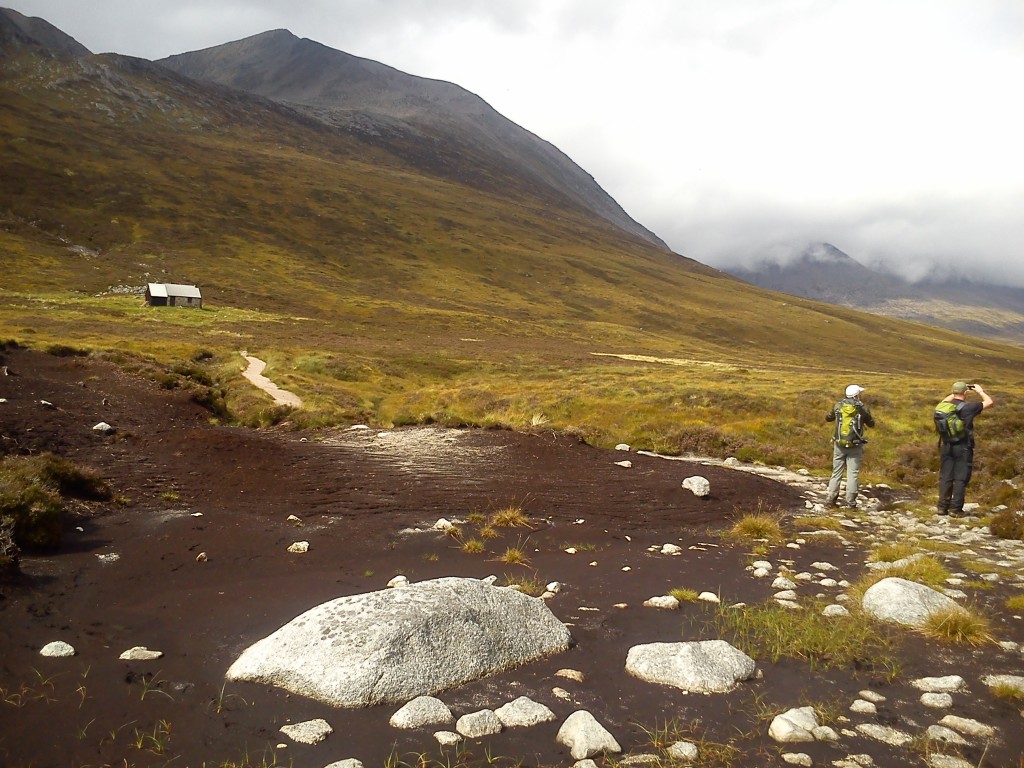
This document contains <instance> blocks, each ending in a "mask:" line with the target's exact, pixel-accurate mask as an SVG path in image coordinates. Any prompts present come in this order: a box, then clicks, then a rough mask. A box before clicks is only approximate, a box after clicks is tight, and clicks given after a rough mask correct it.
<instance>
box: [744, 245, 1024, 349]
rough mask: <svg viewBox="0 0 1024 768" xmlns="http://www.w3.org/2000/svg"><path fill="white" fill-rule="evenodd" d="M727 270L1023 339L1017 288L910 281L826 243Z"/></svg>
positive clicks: (1022, 304)
mask: <svg viewBox="0 0 1024 768" xmlns="http://www.w3.org/2000/svg"><path fill="white" fill-rule="evenodd" d="M726 271H727V272H729V273H730V274H731V275H733V276H735V277H738V278H740V279H741V280H745V281H746V282H748V283H751V284H753V285H757V286H760V287H762V288H768V289H770V290H773V291H780V292H782V293H788V294H791V295H793V296H801V297H803V298H807V299H814V300H816V301H825V302H828V303H829V304H836V305H839V306H844V307H852V308H854V309H862V310H864V311H867V312H871V313H874V314H879V315H886V316H889V317H898V318H902V319H905V320H914V321H916V322H921V323H926V324H928V325H935V326H939V327H942V328H950V329H953V330H956V331H960V332H963V333H969V334H971V335H974V336H982V337H986V338H992V339H998V340H1002V341H1010V342H1014V343H1018V344H1024V289H1020V288H1013V287H1008V286H997V285H990V284H985V283H975V282H969V281H963V280H954V279H945V280H937V281H925V282H918V283H910V282H908V281H906V280H904V279H903V278H901V277H899V276H898V275H894V274H892V273H891V272H885V271H881V270H879V269H872V268H869V267H866V266H864V265H863V264H861V263H860V262H858V261H856V260H855V259H853V258H852V257H850V256H848V255H847V254H845V253H843V252H842V251H841V250H839V249H838V248H836V247H835V246H833V245H830V244H828V243H813V244H811V245H809V246H807V248H806V249H805V250H804V251H802V252H801V253H799V254H797V255H796V257H795V258H793V259H791V260H787V261H783V262H780V261H774V260H769V259H762V260H759V261H756V262H754V263H753V264H751V265H749V266H745V267H729V268H727V269H726Z"/></svg>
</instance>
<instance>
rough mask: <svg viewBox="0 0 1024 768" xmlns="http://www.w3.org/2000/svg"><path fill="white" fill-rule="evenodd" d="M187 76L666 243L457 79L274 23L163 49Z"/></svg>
mask: <svg viewBox="0 0 1024 768" xmlns="http://www.w3.org/2000/svg"><path fill="white" fill-rule="evenodd" d="M159 63H160V64H163V65H165V66H167V67H169V68H171V69H173V70H175V71H177V72H180V73H181V74H184V75H187V76H188V77H191V78H194V79H197V80H203V81H209V82H216V83H219V84H221V85H226V86H229V87H231V88H236V89H239V90H243V91H246V92H249V93H254V94H258V95H260V96H265V97H267V98H270V99H273V100H274V101H278V102H281V103H285V104H289V105H291V106H295V107H297V108H300V109H302V110H303V111H305V112H306V113H308V114H310V115H313V116H315V117H316V118H317V119H320V120H323V121H324V122H325V123H327V124H329V125H332V126H336V127H340V128H343V129H344V130H346V131H350V132H354V133H357V134H359V135H360V136H361V137H362V138H363V139H364V140H367V141H372V142H374V143H377V144H379V145H381V146H384V147H387V148H388V149H389V150H391V151H394V152H396V153H398V154H401V155H402V156H403V157H404V158H405V159H406V160H409V161H410V162H412V163H414V164H415V165H416V166H417V167H420V168H423V169H424V170H425V171H427V172H430V173H440V174H443V175H445V176H447V177H448V178H451V179H455V180H458V181H461V182H464V183H470V184H473V185H474V186H477V187H480V188H482V189H486V190H488V191H492V192H497V193H500V192H502V191H503V190H504V189H506V188H507V186H508V184H509V182H510V181H511V182H512V183H514V184H515V185H516V186H518V187H522V188H525V189H527V190H528V191H529V192H530V193H531V194H532V195H535V196H540V197H545V198H548V199H550V200H551V201H552V202H553V203H555V204H557V205H559V206H560V207H565V206H566V205H576V206H579V207H581V208H582V209H586V210H590V211H593V212H595V213H597V214H598V215H599V216H601V217H602V218H605V219H607V220H608V221H610V222H612V223H613V224H615V225H616V226H618V227H620V228H622V229H623V230H625V231H627V232H630V233H631V234H634V235H636V236H638V237H641V238H643V239H644V240H646V241H647V242H650V243H653V244H655V245H659V246H661V247H665V248H667V246H665V244H664V243H663V242H662V241H661V240H660V239H659V238H658V237H657V236H655V235H654V234H653V233H651V232H650V231H648V230H647V229H646V228H644V227H642V226H641V225H640V224H638V223H637V222H635V221H634V220H633V219H631V218H630V217H629V216H628V215H627V214H626V212H625V211H623V210H622V208H621V207H620V206H619V205H618V203H616V202H615V201H614V200H613V199H612V198H611V197H610V196H609V195H608V194H607V193H606V192H605V191H604V190H603V189H601V187H600V186H599V185H598V184H597V182H596V181H595V180H594V179H593V177H591V176H590V175H589V174H587V173H586V172H585V171H583V169H581V168H580V167H579V166H577V165H576V164H575V163H573V162H572V160H570V159H569V158H568V157H566V155H565V154H563V153H562V152H561V151H559V150H558V149H557V148H556V147H554V146H553V145H552V144H550V143H548V142H546V141H543V140H542V139H540V138H538V137H537V136H535V135H534V134H532V133H530V132H529V131H526V130H525V129H523V128H521V127H520V126H518V125H516V124H515V123H513V122H512V121H510V120H508V119H507V118H505V117H503V116H502V115H500V114H499V113H497V112H495V111H494V109H492V108H491V107H490V106H489V105H488V104H487V103H486V102H485V101H484V100H483V99H481V98H479V97H478V96H476V95H474V94H472V93H470V92H469V91H466V90H465V89H463V88H460V87H459V86H456V85H453V84H451V83H446V82H442V81H438V80H429V79H426V78H421V77H415V76H413V75H408V74H405V73H403V72H400V71H398V70H396V69H393V68H391V67H388V66H385V65H383V64H379V63H377V62H375V61H370V60H368V59H362V58H359V57H357V56H352V55H350V54H347V53H343V52H341V51H337V50H334V49H331V48H328V47H326V46H323V45H321V44H319V43H316V42H313V41H311V40H307V39H299V38H297V37H295V36H294V35H292V34H291V33H290V32H288V31H286V30H275V31H272V32H265V33H263V34H260V35H256V36H253V37H249V38H246V39H244V40H239V41H236V42H233V43H227V44H225V45H220V46H216V47H214V48H208V49H206V50H202V51H195V52H191V53H183V54H179V55H176V56H171V57H169V58H166V59H162V60H161V61H160V62H159Z"/></svg>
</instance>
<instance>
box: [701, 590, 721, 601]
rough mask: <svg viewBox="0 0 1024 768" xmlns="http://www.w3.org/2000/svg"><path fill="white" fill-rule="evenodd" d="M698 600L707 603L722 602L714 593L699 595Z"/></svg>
mask: <svg viewBox="0 0 1024 768" xmlns="http://www.w3.org/2000/svg"><path fill="white" fill-rule="evenodd" d="M697 599H698V600H703V601H704V602H705V603H720V602H722V601H721V600H720V599H719V597H718V595H716V594H715V593H714V592H701V593H700V594H699V595H697Z"/></svg>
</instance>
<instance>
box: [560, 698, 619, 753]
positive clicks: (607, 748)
mask: <svg viewBox="0 0 1024 768" xmlns="http://www.w3.org/2000/svg"><path fill="white" fill-rule="evenodd" d="M555 740H556V741H557V742H558V743H559V744H564V745H565V746H567V747H568V748H569V754H571V755H572V757H573V759H575V760H582V759H584V758H587V757H593V756H594V755H599V754H601V753H605V754H608V753H611V754H616V755H617V754H619V753H620V752H622V747H620V746H619V742H617V741H616V740H615V737H614V736H612V735H611V733H609V732H608V730H607V729H606V728H605V727H604V726H603V725H601V724H600V723H599V722H597V720H596V719H594V716H593V715H592V714H590V713H589V712H587V711H586V710H585V709H580V710H577V711H575V712H573V713H572V714H571V715H569V717H567V718H566V719H565V722H564V723H562V727H561V728H559V729H558V735H557V736H556V737H555Z"/></svg>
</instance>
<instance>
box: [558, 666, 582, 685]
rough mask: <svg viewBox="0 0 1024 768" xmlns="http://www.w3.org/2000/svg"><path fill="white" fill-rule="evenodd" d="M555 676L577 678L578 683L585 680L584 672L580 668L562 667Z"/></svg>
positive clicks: (569, 678) (568, 678)
mask: <svg viewBox="0 0 1024 768" xmlns="http://www.w3.org/2000/svg"><path fill="white" fill-rule="evenodd" d="M555 677H564V678H565V679H567V680H575V681H576V682H577V683H582V682H583V673H582V672H580V671H579V670H578V669H560V670H558V671H557V672H555Z"/></svg>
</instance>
